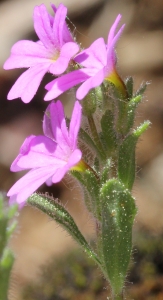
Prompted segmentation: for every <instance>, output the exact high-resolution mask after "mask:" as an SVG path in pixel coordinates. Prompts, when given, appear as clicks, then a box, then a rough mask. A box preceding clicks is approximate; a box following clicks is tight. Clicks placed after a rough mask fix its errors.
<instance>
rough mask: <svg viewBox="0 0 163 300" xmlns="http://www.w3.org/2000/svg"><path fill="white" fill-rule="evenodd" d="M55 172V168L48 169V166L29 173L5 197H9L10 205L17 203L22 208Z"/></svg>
mask: <svg viewBox="0 0 163 300" xmlns="http://www.w3.org/2000/svg"><path fill="white" fill-rule="evenodd" d="M55 171H56V169H55V167H52V168H51V169H49V166H48V167H44V168H39V169H32V170H31V171H29V172H28V173H27V174H26V175H25V176H23V177H22V178H21V179H19V180H18V181H17V182H16V183H15V184H14V185H13V186H12V187H11V189H10V190H9V191H8V193H7V196H9V197H10V203H18V204H19V205H21V206H22V205H23V204H24V203H25V201H26V200H27V198H28V197H29V196H30V195H31V194H32V193H33V192H35V191H36V190H37V189H38V187H39V186H41V185H42V184H43V183H44V182H45V181H46V180H48V179H49V178H50V177H51V176H52V175H53V174H54V172H55Z"/></svg>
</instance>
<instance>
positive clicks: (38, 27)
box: [33, 4, 55, 49]
mask: <svg viewBox="0 0 163 300" xmlns="http://www.w3.org/2000/svg"><path fill="white" fill-rule="evenodd" d="M33 20H34V28H35V31H36V33H37V35H38V37H39V39H40V40H41V42H42V43H43V44H44V46H45V48H47V49H51V48H54V45H55V40H54V33H53V30H52V27H51V23H50V18H49V14H48V12H47V9H46V7H45V5H44V4H41V5H39V6H35V9H34V14H33Z"/></svg>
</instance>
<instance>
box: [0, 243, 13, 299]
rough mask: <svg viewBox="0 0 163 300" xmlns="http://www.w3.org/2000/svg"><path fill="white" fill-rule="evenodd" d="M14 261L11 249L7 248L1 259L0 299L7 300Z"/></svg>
mask: <svg viewBox="0 0 163 300" xmlns="http://www.w3.org/2000/svg"><path fill="white" fill-rule="evenodd" d="M13 263H14V256H13V254H12V252H11V250H10V249H8V248H5V250H4V252H3V256H2V258H1V260H0V299H2V300H7V299H8V297H7V295H8V286H9V280H10V272H11V269H12V266H13Z"/></svg>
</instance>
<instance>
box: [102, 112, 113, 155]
mask: <svg viewBox="0 0 163 300" xmlns="http://www.w3.org/2000/svg"><path fill="white" fill-rule="evenodd" d="M101 128H102V135H101V142H102V143H103V146H104V148H105V149H106V151H108V152H109V153H111V152H112V151H113V150H114V149H115V148H116V134H115V131H114V116H113V114H112V112H111V111H110V110H107V111H106V112H105V114H104V115H103V116H102V119H101Z"/></svg>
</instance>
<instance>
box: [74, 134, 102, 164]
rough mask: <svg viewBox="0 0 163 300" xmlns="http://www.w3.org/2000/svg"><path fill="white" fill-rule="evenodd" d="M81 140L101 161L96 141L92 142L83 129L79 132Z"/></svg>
mask: <svg viewBox="0 0 163 300" xmlns="http://www.w3.org/2000/svg"><path fill="white" fill-rule="evenodd" d="M79 139H81V141H83V142H84V143H85V144H86V145H87V147H89V148H90V149H91V150H92V152H93V153H96V155H97V156H98V158H100V159H101V153H100V151H99V150H98V148H97V147H96V145H95V143H94V141H93V140H92V138H91V137H90V135H89V134H88V133H87V132H86V131H85V130H84V129H82V128H80V131H79Z"/></svg>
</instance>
